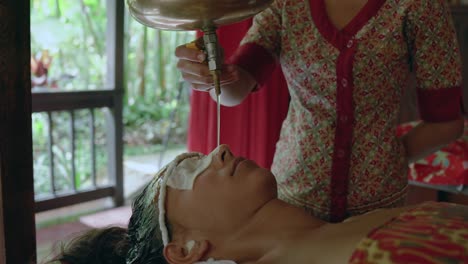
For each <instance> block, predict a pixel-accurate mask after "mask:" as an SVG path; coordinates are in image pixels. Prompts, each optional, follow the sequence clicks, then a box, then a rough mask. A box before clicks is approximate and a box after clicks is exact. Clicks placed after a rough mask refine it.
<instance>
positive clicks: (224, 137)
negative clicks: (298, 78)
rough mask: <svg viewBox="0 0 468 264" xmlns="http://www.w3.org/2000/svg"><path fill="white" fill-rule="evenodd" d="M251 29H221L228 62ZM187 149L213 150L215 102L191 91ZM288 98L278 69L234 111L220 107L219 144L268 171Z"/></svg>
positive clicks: (245, 24) (242, 24)
mask: <svg viewBox="0 0 468 264" xmlns="http://www.w3.org/2000/svg"><path fill="white" fill-rule="evenodd" d="M250 25H251V20H246V21H243V22H240V23H236V24H232V25H227V26H223V27H221V28H220V29H219V30H218V38H219V42H220V44H221V46H222V47H223V48H224V54H225V57H226V58H229V56H230V55H231V54H233V53H234V50H235V49H236V48H237V47H238V45H239V42H240V40H241V39H242V37H243V36H244V34H245V32H247V30H248V28H249V27H250ZM190 104H191V110H190V114H189V129H188V141H187V148H188V150H189V151H197V152H201V153H205V154H206V153H209V152H211V151H212V150H213V149H214V148H215V147H216V139H217V130H216V129H217V128H216V102H214V101H213V100H212V99H211V97H210V96H209V95H208V94H207V93H204V92H198V91H193V92H192V94H191V98H190ZM288 105H289V94H288V91H287V86H286V82H285V80H284V77H283V74H282V72H281V68H280V67H279V65H277V66H276V67H275V69H274V70H273V72H272V73H271V78H270V80H269V82H268V83H266V85H265V87H262V89H260V90H259V91H258V92H255V93H252V94H251V95H249V96H248V97H247V98H246V100H244V102H242V103H241V104H240V105H238V106H235V107H223V106H221V139H220V143H221V144H228V145H229V146H230V147H231V150H232V151H233V153H234V154H235V155H240V156H243V157H246V158H249V159H252V160H254V161H255V162H257V163H258V164H259V165H260V166H263V167H265V168H270V166H271V163H272V161H273V155H274V152H275V146H276V141H277V140H278V138H279V134H280V130H281V124H282V122H283V119H284V118H285V117H286V113H287V111H288Z"/></svg>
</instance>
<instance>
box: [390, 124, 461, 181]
mask: <svg viewBox="0 0 468 264" xmlns="http://www.w3.org/2000/svg"><path fill="white" fill-rule="evenodd" d="M418 123H419V122H418V121H415V122H410V123H405V124H401V125H400V126H398V128H397V135H398V136H403V135H404V134H406V133H408V132H409V131H410V130H411V129H412V128H413V127H415V126H416V125H417V124H418ZM408 178H409V180H413V181H417V182H421V183H427V184H434V185H455V186H462V185H467V184H468V120H465V130H464V134H463V136H462V137H460V138H459V139H457V140H456V141H454V142H452V143H451V144H448V145H447V146H445V147H443V148H442V149H440V150H439V151H436V152H434V153H432V154H430V155H429V156H427V157H426V158H424V159H421V160H418V161H416V162H414V163H413V164H411V165H410V169H409V172H408Z"/></svg>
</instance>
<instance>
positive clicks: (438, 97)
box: [417, 86, 462, 122]
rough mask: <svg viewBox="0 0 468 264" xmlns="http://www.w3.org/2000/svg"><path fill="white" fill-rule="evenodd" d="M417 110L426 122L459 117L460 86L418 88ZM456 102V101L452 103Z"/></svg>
mask: <svg viewBox="0 0 468 264" xmlns="http://www.w3.org/2000/svg"><path fill="white" fill-rule="evenodd" d="M417 91H418V99H419V100H418V101H419V105H420V108H419V112H420V114H421V118H422V119H423V120H425V121H427V122H444V121H450V120H454V119H456V118H458V117H460V114H461V100H462V88H461V86H456V87H452V88H450V89H430V90H428V89H425V90H422V89H418V90H417ZM454 102H457V103H454Z"/></svg>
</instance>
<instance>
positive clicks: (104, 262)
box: [46, 173, 171, 264]
mask: <svg viewBox="0 0 468 264" xmlns="http://www.w3.org/2000/svg"><path fill="white" fill-rule="evenodd" d="M158 174H159V173H158ZM158 178H159V177H155V179H153V180H152V181H151V182H150V183H149V184H148V185H147V186H146V187H145V188H144V189H143V191H142V192H141V193H140V194H139V195H138V196H137V197H136V198H135V200H134V202H133V204H132V216H131V218H130V222H129V224H128V229H127V228H123V227H107V228H101V229H91V230H88V231H86V232H84V233H82V234H81V235H79V236H77V237H75V238H73V239H72V240H71V241H69V242H67V243H60V245H59V246H58V247H57V246H56V248H58V251H59V253H58V254H56V256H55V257H53V258H52V259H51V260H49V261H47V262H46V263H49V264H51V263H63V264H150V263H151V264H153V263H161V264H166V263H167V262H166V260H165V259H164V255H163V249H164V245H163V241H162V238H161V232H160V230H159V222H158V215H159V208H158V203H157V202H156V201H157V196H156V194H157V191H156V185H157V181H158ZM166 223H167V221H166ZM168 232H169V234H171V230H170V227H169V226H168Z"/></svg>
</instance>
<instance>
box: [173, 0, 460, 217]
mask: <svg viewBox="0 0 468 264" xmlns="http://www.w3.org/2000/svg"><path fill="white" fill-rule="evenodd" d="M198 55H203V52H200V51H195V50H190V49H187V48H185V47H184V46H181V47H178V48H177V50H176V56H178V57H179V63H178V67H179V69H180V70H181V72H182V75H183V77H184V79H185V80H186V81H188V82H190V83H191V85H192V87H193V89H195V90H199V91H208V90H212V89H211V88H212V82H213V81H212V78H211V77H210V73H209V70H208V68H207V67H206V65H204V64H203V63H200V62H201V61H200V60H198V59H197V56H198ZM460 61H461V59H460V54H459V48H458V45H457V38H456V34H455V30H454V26H453V24H452V18H451V16H450V10H449V7H448V4H447V1H446V0H398V1H397V0H368V1H366V0H346V1H345V0H308V1H307V0H276V1H274V2H273V4H272V5H271V6H270V7H269V8H268V9H266V10H265V11H263V12H262V13H260V14H258V15H257V16H255V17H254V20H253V24H252V26H251V27H250V29H249V31H248V33H247V35H246V37H245V38H244V39H243V40H242V42H241V45H240V47H239V48H238V49H237V50H236V51H235V54H234V55H233V56H231V57H230V58H229V60H228V61H227V62H226V65H225V67H224V70H223V72H222V79H221V82H222V92H221V102H222V103H223V104H224V105H230V106H232V105H236V104H239V103H240V102H242V101H243V100H244V99H245V98H246V97H247V96H248V95H249V94H251V93H252V94H254V93H256V92H259V91H261V90H262V89H258V87H261V85H263V84H264V83H266V82H267V81H268V80H269V79H270V78H271V76H272V74H271V73H272V70H273V69H274V67H275V65H276V63H278V62H279V63H280V64H281V66H282V70H283V72H284V75H285V78H286V81H287V84H288V89H289V93H290V96H291V99H290V105H289V111H288V115H287V117H286V119H285V121H284V123H283V126H282V130H281V135H280V139H279V141H278V143H277V146H276V153H275V157H274V161H273V165H272V172H273V173H274V174H275V176H276V180H277V182H278V192H279V197H280V198H281V199H283V200H285V201H287V202H289V203H291V204H294V205H297V206H299V207H303V208H305V209H306V210H307V211H308V212H310V213H311V214H313V215H315V216H318V217H320V218H321V219H323V220H327V221H332V222H337V221H341V220H343V219H344V218H346V217H347V216H350V215H357V214H362V213H365V212H367V211H370V210H373V209H376V208H381V207H394V206H397V205H401V204H402V203H403V202H404V200H405V194H406V191H407V185H408V180H407V164H408V162H411V161H414V160H417V159H419V158H422V157H424V156H426V155H428V154H429V153H432V152H434V151H436V150H438V149H439V148H440V147H441V146H443V145H445V144H447V143H449V142H451V141H453V140H455V139H456V138H458V137H459V136H460V135H461V134H462V132H463V119H462V116H461V108H460V104H461V62H460ZM410 73H414V74H415V76H416V85H417V91H418V104H419V112H420V118H421V119H422V122H421V123H420V124H419V125H418V126H416V127H415V128H413V130H412V131H410V132H409V133H408V134H406V135H405V136H404V137H402V138H398V137H397V136H396V127H397V124H398V117H399V109H400V101H401V98H402V93H403V88H404V87H406V82H407V80H408V76H409V74H410ZM265 90H266V89H265ZM270 92H273V91H271V90H268V91H266V93H270ZM210 93H212V94H213V93H214V91H210ZM267 114H268V113H267Z"/></svg>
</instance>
